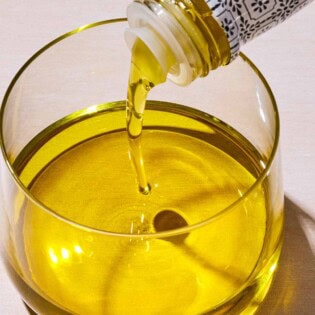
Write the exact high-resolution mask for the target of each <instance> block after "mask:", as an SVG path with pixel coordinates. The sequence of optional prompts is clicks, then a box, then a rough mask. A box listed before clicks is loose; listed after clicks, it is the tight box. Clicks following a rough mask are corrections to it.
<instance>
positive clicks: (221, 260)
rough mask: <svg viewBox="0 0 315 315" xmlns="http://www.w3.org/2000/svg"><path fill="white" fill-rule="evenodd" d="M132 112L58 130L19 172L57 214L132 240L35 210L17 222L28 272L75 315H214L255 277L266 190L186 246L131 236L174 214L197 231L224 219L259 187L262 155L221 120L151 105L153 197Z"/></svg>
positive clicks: (147, 132) (148, 146) (147, 143)
mask: <svg viewBox="0 0 315 315" xmlns="http://www.w3.org/2000/svg"><path fill="white" fill-rule="evenodd" d="M113 108H114V107H113ZM124 109H125V108H124V106H123V105H122V106H121V107H120V110H117V108H116V107H115V110H109V109H108V106H106V105H104V106H100V107H99V111H98V112H97V113H96V114H95V115H94V116H91V115H86V116H85V115H83V116H82V117H81V118H80V119H78V118H76V119H75V120H74V121H73V122H72V121H68V122H67V123H66V124H61V125H60V126H58V124H57V125H56V129H55V130H52V131H50V133H48V134H45V133H43V134H42V135H40V136H39V138H38V139H37V140H40V141H35V142H34V143H41V144H42V145H41V146H40V147H37V146H36V145H34V144H33V145H30V146H29V147H27V148H26V149H25V150H24V152H22V154H21V157H20V159H19V164H20V166H19V165H16V166H17V168H20V178H21V180H22V182H23V183H24V184H25V185H26V186H28V187H29V188H30V190H31V192H32V194H33V195H34V196H35V197H36V198H37V199H38V200H40V201H41V202H42V203H44V204H45V205H46V206H47V207H49V208H50V209H53V210H54V211H55V212H56V213H57V214H58V215H60V216H62V217H65V218H67V219H68V220H72V221H73V222H75V223H79V224H82V225H85V226H89V227H93V228H95V229H100V230H105V231H111V232H115V233H129V234H130V237H128V236H124V237H118V236H114V235H112V236H111V235H106V234H101V233H96V232H92V231H89V230H85V229H83V228H78V227H76V226H72V225H69V223H67V222H63V221H62V220H60V219H57V218H55V217H54V216H52V215H51V214H49V213H47V212H45V211H42V209H40V208H38V207H37V206H35V205H34V204H31V203H27V204H25V206H24V207H22V208H21V212H20V213H19V216H18V217H20V218H21V220H22V226H23V235H22V237H23V239H24V242H25V245H24V249H23V252H24V254H23V255H22V256H23V257H18V259H17V260H18V261H19V270H20V273H21V274H22V276H23V278H24V279H26V281H27V282H28V283H30V284H31V287H32V288H33V289H34V290H35V291H37V292H40V293H41V294H42V295H44V296H45V297H46V299H47V300H48V301H50V302H51V303H54V304H56V305H59V306H60V308H61V307H62V308H63V309H66V310H68V311H69V312H70V313H77V314H127V313H128V314H158V313H165V312H166V313H169V314H199V313H202V312H205V311H206V310H208V309H211V308H213V307H215V306H217V305H218V304H220V303H222V302H223V301H226V300H228V299H229V298H230V297H232V296H234V295H235V294H237V293H238V292H240V290H241V288H242V287H243V285H244V284H245V283H246V281H247V280H248V278H249V277H250V276H251V274H252V273H253V272H254V270H255V267H256V264H257V261H258V260H259V257H260V253H261V251H262V247H263V243H264V237H265V229H266V204H265V192H264V189H263V188H262V187H257V189H256V191H255V192H254V193H253V194H251V195H250V196H249V197H248V198H245V199H244V200H243V202H242V203H240V204H239V205H238V206H237V207H235V209H233V211H230V212H228V213H226V214H225V215H223V216H221V217H220V218H219V219H217V220H215V221H214V222H212V223H211V224H208V225H205V226H203V227H199V228H197V229H194V230H192V231H189V232H188V233H185V234H184V237H179V236H170V237H167V236H164V237H160V238H157V237H148V238H146V237H140V238H134V237H132V235H137V234H142V233H149V234H150V233H154V232H155V225H154V219H156V218H157V216H158V215H159V214H161V213H162V212H163V211H165V210H166V209H169V210H171V211H172V212H173V213H179V214H180V216H181V217H182V218H184V219H185V222H187V224H189V225H191V224H196V223H200V222H202V221H204V220H207V219H208V218H210V217H211V216H213V215H215V214H217V213H218V212H219V211H220V210H222V209H224V208H225V207H226V206H228V205H230V204H231V203H232V202H234V201H235V200H237V199H238V198H239V197H240V196H242V194H243V193H244V192H245V191H247V189H248V188H249V187H250V186H251V185H252V184H253V183H254V181H255V179H256V175H257V173H258V171H259V165H260V164H259V156H258V155H255V154H254V151H253V150H252V147H251V146H250V145H249V143H248V142H247V141H246V140H245V139H243V138H242V137H241V136H240V135H239V134H237V133H236V132H235V131H233V129H231V128H227V126H225V125H224V124H220V123H218V122H217V121H216V120H215V119H211V118H209V117H208V116H206V115H203V114H202V113H199V112H196V111H193V110H191V109H189V108H185V107H182V106H179V105H176V104H167V103H152V104H148V106H147V109H146V120H145V126H144V130H143V131H142V139H141V141H142V149H143V156H144V157H145V162H146V170H147V173H148V180H149V182H150V184H151V186H152V190H151V192H150V193H149V194H148V195H144V194H143V193H141V192H139V191H138V189H135V187H136V185H137V181H136V179H135V175H134V170H133V169H132V168H131V167H130V160H129V158H128V154H129V152H128V137H127V132H126V131H125V129H124V126H125V111H124ZM87 112H88V111H87ZM104 126H106V130H104ZM30 226H31V227H32V228H29V227H30ZM174 238H175V239H174ZM179 288H180V294H179V292H178V290H179Z"/></svg>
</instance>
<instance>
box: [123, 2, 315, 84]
mask: <svg viewBox="0 0 315 315" xmlns="http://www.w3.org/2000/svg"><path fill="white" fill-rule="evenodd" d="M310 2H311V0H135V1H134V2H133V3H131V4H130V5H129V7H128V10H127V16H128V21H129V25H130V28H129V29H128V30H127V31H126V40H127V43H128V44H129V46H132V45H133V43H134V41H135V39H136V38H140V39H141V40H142V41H143V42H144V43H145V44H146V45H147V46H148V47H149V48H150V49H151V51H152V52H153V53H154V55H155V56H156V58H157V59H158V60H159V62H160V64H161V66H162V67H164V68H165V69H167V70H166V71H167V72H168V78H169V79H170V80H172V81H174V82H175V83H176V84H178V85H188V84H190V83H191V82H192V81H193V80H194V79H195V78H197V77H203V76H206V75H207V74H208V73H209V71H210V70H214V69H216V68H218V67H220V66H224V65H227V64H229V63H230V62H232V61H233V60H234V59H235V58H236V57H237V55H238V54H239V51H240V47H241V46H243V45H244V44H245V43H246V42H248V41H249V40H251V39H252V38H254V37H256V36H258V35H259V34H261V33H264V32H265V31H267V30H269V29H270V28H272V27H274V26H275V25H277V24H279V23H280V22H282V21H284V20H286V19H287V18H288V17H289V16H291V15H292V14H293V13H295V12H297V11H298V10H299V9H301V8H302V7H304V6H305V5H306V4H308V3H310ZM167 54H173V56H174V57H175V59H176V64H175V65H174V66H172V67H171V69H168V68H167V66H166V60H167V58H166V56H167Z"/></svg>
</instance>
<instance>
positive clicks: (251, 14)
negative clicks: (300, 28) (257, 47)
mask: <svg viewBox="0 0 315 315" xmlns="http://www.w3.org/2000/svg"><path fill="white" fill-rule="evenodd" d="M311 1H312V0H206V2H207V4H208V6H209V7H210V9H211V11H212V13H213V16H214V17H216V18H217V20H218V21H219V23H220V24H221V25H222V28H223V29H224V31H225V33H226V35H227V38H228V41H229V43H230V48H231V61H232V60H233V59H235V58H236V57H237V55H238V53H239V50H240V46H242V45H243V44H244V43H246V42H247V41H249V40H251V39H252V38H254V37H256V36H258V35H260V34H262V33H264V32H266V31H267V30H269V29H270V28H272V27H274V26H276V25H277V24H279V23H281V22H282V21H284V20H286V19H287V18H288V17H289V16H291V15H292V14H293V13H295V12H297V11H298V10H300V9H301V8H302V7H304V6H305V5H306V4H308V3H310V2H311Z"/></svg>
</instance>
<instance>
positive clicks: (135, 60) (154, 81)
mask: <svg viewBox="0 0 315 315" xmlns="http://www.w3.org/2000/svg"><path fill="white" fill-rule="evenodd" d="M174 62H175V60H173V58H172V56H171V55H170V56H169V60H168V62H167V63H168V65H169V67H171V66H172V64H173V63H174ZM166 75H167V72H166V71H165V70H164V71H163V69H162V68H161V66H160V64H159V62H158V61H157V59H156V58H155V56H154V55H153V53H152V52H151V50H150V49H149V48H148V47H147V46H146V45H145V44H144V43H143V42H142V41H141V40H139V39H138V40H136V42H135V43H134V45H133V48H132V60H131V65H130V76H129V84H128V93H127V103H126V110H127V132H128V138H129V149H130V158H131V160H132V162H133V165H134V168H135V171H136V175H137V178H138V185H139V190H140V192H142V193H143V194H145V195H146V194H148V193H149V192H150V189H151V187H150V184H149V182H148V180H147V176H146V171H145V162H144V158H143V154H142V148H141V132H142V123H143V115H144V110H145V103H146V99H147V95H148V93H149V92H150V90H151V89H152V88H153V87H154V86H156V85H158V84H161V83H163V82H165V81H166Z"/></svg>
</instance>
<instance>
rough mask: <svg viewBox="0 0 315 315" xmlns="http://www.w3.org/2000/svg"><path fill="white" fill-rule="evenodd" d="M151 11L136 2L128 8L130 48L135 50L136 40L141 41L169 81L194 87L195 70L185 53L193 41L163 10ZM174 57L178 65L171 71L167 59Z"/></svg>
mask: <svg viewBox="0 0 315 315" xmlns="http://www.w3.org/2000/svg"><path fill="white" fill-rule="evenodd" d="M151 9H152V10H153V11H152V10H151ZM151 9H149V8H148V7H147V6H146V5H143V4H140V3H136V2H133V3H131V4H130V5H129V6H128V9H127V17H128V22H129V26H130V28H129V29H127V30H126V32H125V39H126V42H127V45H128V46H129V48H130V49H132V46H133V44H134V42H135V41H136V39H137V38H139V39H141V40H142V41H143V42H144V44H145V45H147V47H148V48H149V49H150V50H151V51H152V53H153V54H154V56H155V58H156V59H157V60H158V62H159V63H160V65H161V67H162V69H163V70H164V71H165V72H167V77H168V79H169V80H171V81H173V82H174V83H176V84H177V85H181V86H185V85H188V84H190V83H191V82H192V81H193V79H194V78H193V69H192V67H191V66H190V63H189V61H188V59H187V56H186V54H185V51H184V49H183V47H185V46H183V45H182V44H181V43H186V42H187V41H190V38H189V37H188V35H187V34H186V32H185V30H184V29H183V28H182V27H181V25H180V24H179V23H178V22H177V21H176V19H175V18H174V17H172V16H171V15H170V14H168V13H167V11H166V10H165V9H163V8H162V7H161V6H154V7H152V8H151ZM170 53H171V54H173V56H174V57H175V60H176V65H173V66H172V67H171V68H170V65H168V60H169V58H167V55H168V54H170Z"/></svg>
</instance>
